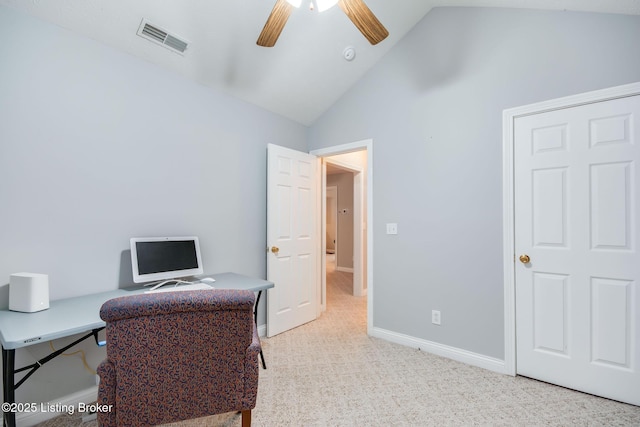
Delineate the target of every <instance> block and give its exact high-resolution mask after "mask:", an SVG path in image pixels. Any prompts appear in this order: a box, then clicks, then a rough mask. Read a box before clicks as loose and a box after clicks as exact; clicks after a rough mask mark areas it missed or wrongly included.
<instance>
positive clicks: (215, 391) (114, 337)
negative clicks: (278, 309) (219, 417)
mask: <svg viewBox="0 0 640 427" xmlns="http://www.w3.org/2000/svg"><path fill="white" fill-rule="evenodd" d="M254 302H255V296H254V293H253V292H251V291H245V290H223V289H219V290H213V291H185V292H165V293H157V294H142V295H132V296H127V297H121V298H115V299H112V300H109V301H107V302H106V303H105V304H104V305H103V306H102V309H101V310H100V317H101V318H102V319H103V320H104V321H105V322H106V324H107V326H106V335H107V359H106V360H105V361H103V362H102V363H101V364H100V366H99V367H98V374H99V375H100V386H99V390H98V405H100V408H101V409H104V411H99V412H98V424H99V425H100V426H125V425H126V426H146V425H157V424H165V423H170V422H175V421H180V420H186V419H191V418H198V417H203V416H207V415H214V414H221V413H225V412H232V411H241V412H242V425H243V427H244V426H250V425H251V410H252V409H253V408H254V407H255V405H256V397H257V392H258V372H259V367H258V353H259V352H260V340H259V338H258V333H257V330H256V326H255V323H254V320H253V305H254ZM109 405H112V406H111V407H110V408H109ZM109 409H110V410H109Z"/></svg>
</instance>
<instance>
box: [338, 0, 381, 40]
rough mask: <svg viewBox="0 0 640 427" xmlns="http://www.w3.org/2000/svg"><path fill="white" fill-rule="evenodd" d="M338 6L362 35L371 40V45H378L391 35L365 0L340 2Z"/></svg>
mask: <svg viewBox="0 0 640 427" xmlns="http://www.w3.org/2000/svg"><path fill="white" fill-rule="evenodd" d="M338 5H340V9H342V11H343V12H344V13H345V14H346V15H347V16H348V17H349V19H351V22H353V23H354V25H355V26H356V27H358V30H360V32H361V33H362V35H363V36H365V37H366V38H367V40H369V43H371V44H378V43H380V42H381V41H382V40H384V39H386V38H387V36H388V35H389V31H387V29H386V28H385V27H384V25H382V23H381V22H380V21H378V18H376V16H375V15H374V14H373V12H371V9H369V8H368V7H367V5H366V4H364V1H363V0H339V1H338Z"/></svg>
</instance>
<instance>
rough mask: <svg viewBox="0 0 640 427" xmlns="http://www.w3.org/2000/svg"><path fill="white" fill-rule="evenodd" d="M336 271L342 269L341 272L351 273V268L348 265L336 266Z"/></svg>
mask: <svg viewBox="0 0 640 427" xmlns="http://www.w3.org/2000/svg"><path fill="white" fill-rule="evenodd" d="M336 271H342V272H343V273H353V268H350V267H339V266H338V267H336Z"/></svg>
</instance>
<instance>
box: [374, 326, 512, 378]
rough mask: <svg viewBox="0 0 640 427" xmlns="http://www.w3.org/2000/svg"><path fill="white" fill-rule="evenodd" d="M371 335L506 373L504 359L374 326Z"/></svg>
mask: <svg viewBox="0 0 640 427" xmlns="http://www.w3.org/2000/svg"><path fill="white" fill-rule="evenodd" d="M371 336H373V337H376V338H380V339H383V340H385V341H390V342H394V343H396V344H401V345H405V346H407V347H411V348H416V349H418V350H421V351H425V352H427V353H433V354H436V355H438V356H442V357H446V358H448V359H452V360H455V361H458V362H462V363H466V364H468V365H472V366H477V367H479V368H483V369H487V370H489V371H494V372H498V373H500V374H508V372H507V369H506V366H505V362H504V360H500V359H496V358H493V357H489V356H484V355H482V354H478V353H473V352H471V351H467V350H462V349H459V348H456V347H450V346H448V345H444V344H439V343H436V342H432V341H427V340H423V339H420V338H415V337H411V336H409V335H403V334H399V333H396V332H392V331H388V330H386V329H381V328H376V327H374V328H372V330H371Z"/></svg>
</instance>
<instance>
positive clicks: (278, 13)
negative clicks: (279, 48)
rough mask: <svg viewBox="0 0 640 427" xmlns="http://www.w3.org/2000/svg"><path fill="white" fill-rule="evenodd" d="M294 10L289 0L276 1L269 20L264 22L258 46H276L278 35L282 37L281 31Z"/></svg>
mask: <svg viewBox="0 0 640 427" xmlns="http://www.w3.org/2000/svg"><path fill="white" fill-rule="evenodd" d="M292 10H293V6H291V4H289V3H288V2H287V0H277V1H276V4H275V6H273V10H272V11H271V15H269V18H268V19H267V22H266V23H265V24H264V28H263V29H262V32H261V33H260V37H258V41H257V43H258V46H264V47H273V46H275V44H276V41H278V37H280V33H281V32H282V29H283V28H284V24H286V23H287V19H289V15H291V11H292Z"/></svg>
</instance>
